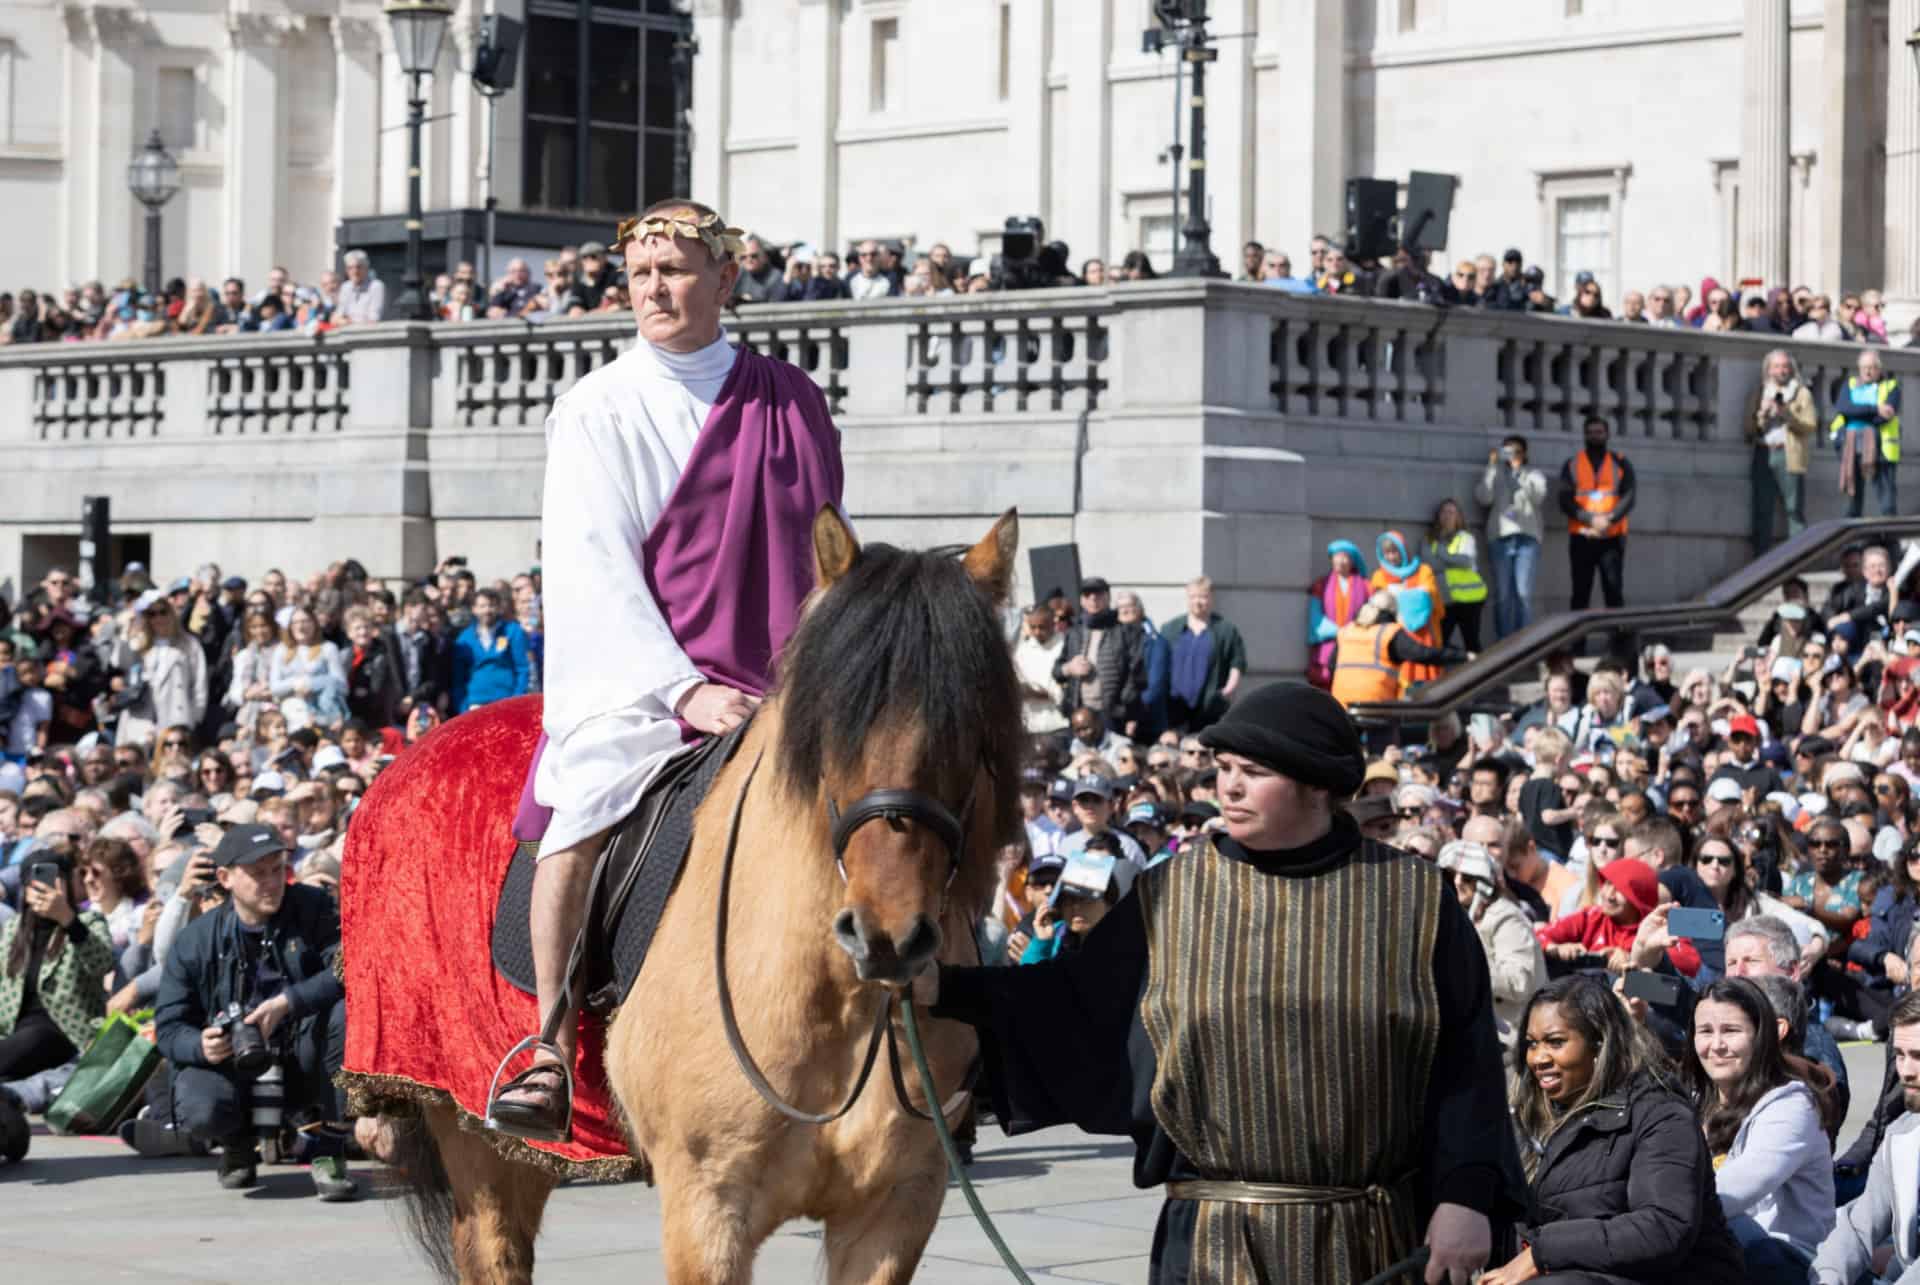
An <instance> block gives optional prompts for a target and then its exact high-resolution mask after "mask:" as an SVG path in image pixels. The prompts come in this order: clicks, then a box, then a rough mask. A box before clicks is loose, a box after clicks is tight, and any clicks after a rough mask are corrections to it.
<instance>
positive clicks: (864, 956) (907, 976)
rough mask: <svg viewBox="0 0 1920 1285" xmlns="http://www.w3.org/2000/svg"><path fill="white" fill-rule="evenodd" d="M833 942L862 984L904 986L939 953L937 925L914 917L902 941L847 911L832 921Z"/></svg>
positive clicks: (922, 917) (859, 915) (857, 913)
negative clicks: (845, 954) (841, 951)
mask: <svg viewBox="0 0 1920 1285" xmlns="http://www.w3.org/2000/svg"><path fill="white" fill-rule="evenodd" d="M833 939H834V940H835V941H837V942H839V943H840V949H842V950H844V951H846V952H847V957H848V958H849V959H851V960H852V961H853V972H854V975H855V976H856V977H858V978H859V979H860V980H861V981H863V982H893V983H896V984H898V983H904V982H908V981H911V980H913V977H914V976H915V974H917V973H918V972H919V971H920V970H921V969H922V968H923V967H925V966H926V964H927V962H928V961H929V960H931V959H932V958H933V957H934V956H935V955H936V954H938V953H939V951H940V925H938V924H936V923H934V922H933V920H931V919H929V918H927V917H926V916H925V915H915V916H914V919H913V926H912V927H911V928H910V929H908V930H907V934H906V936H905V937H903V938H901V939H900V940H899V941H897V942H896V941H895V940H894V938H893V936H892V935H891V934H890V933H887V932H885V931H882V930H881V929H880V928H879V927H878V926H877V925H874V924H872V923H871V922H869V921H868V920H867V919H866V918H865V916H863V915H861V913H860V912H859V911H858V910H855V909H853V908H852V907H848V908H847V909H845V910H842V911H841V912H840V913H839V914H837V915H835V916H834V917H833Z"/></svg>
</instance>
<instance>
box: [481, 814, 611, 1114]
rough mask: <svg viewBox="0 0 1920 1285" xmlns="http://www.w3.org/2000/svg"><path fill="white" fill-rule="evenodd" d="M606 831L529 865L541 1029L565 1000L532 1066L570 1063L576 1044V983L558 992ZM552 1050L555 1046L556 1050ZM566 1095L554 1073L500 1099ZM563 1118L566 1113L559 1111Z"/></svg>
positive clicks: (539, 1100)
mask: <svg viewBox="0 0 1920 1285" xmlns="http://www.w3.org/2000/svg"><path fill="white" fill-rule="evenodd" d="M606 837H607V832H606V831H602V832H601V833H599V834H596V835H594V836H593V837H592V838H589V839H583V840H581V841H580V842H579V843H576V844H574V845H573V846H572V847H568V848H562V849H560V850H559V851H558V852H553V853H549V854H547V855H546V856H543V857H541V858H540V861H539V863H538V864H537V865H535V866H534V868H533V896H532V904H531V906H530V907H529V910H528V918H529V921H530V923H529V927H530V928H531V930H532V939H533V973H534V984H535V987H536V989H537V993H538V996H539V1001H540V1022H541V1025H542V1026H543V1027H544V1026H545V1025H546V1022H547V1018H548V1015H549V1014H551V1013H552V1012H553V1009H554V1005H555V1004H557V1003H561V1002H563V1001H564V1003H565V1004H566V1006H567V1008H568V1010H569V1014H570V1015H569V1016H568V1017H567V1019H566V1020H564V1021H562V1022H561V1023H560V1029H559V1031H558V1032H557V1033H556V1034H555V1036H554V1039H553V1049H548V1048H545V1047H542V1048H540V1049H538V1050H536V1051H535V1053H534V1055H533V1060H534V1063H535V1065H553V1066H558V1065H563V1064H564V1065H567V1066H571V1065H572V1064H573V1058H574V1053H575V1050H576V1049H577V1048H578V1047H579V1043H580V1027H579V1022H578V1020H577V1019H576V1018H575V1017H574V1016H572V1013H574V1012H576V1011H577V1010H578V1009H579V1006H580V995H579V993H578V992H579V985H578V984H576V986H575V993H574V994H572V995H565V996H563V995H562V993H561V992H562V989H563V987H564V986H565V985H566V978H567V961H568V959H569V957H570V956H571V955H572V953H573V944H574V942H575V941H576V940H577V939H578V938H579V936H580V925H581V922H582V920H584V919H585V917H586V913H587V905H586V902H587V888H588V885H589V884H590V883H591V882H592V880H593V862H594V858H595V857H597V856H598V855H599V853H600V849H601V846H602V845H603V844H604V843H605V841H606ZM554 1050H558V1052H557V1054H556V1052H555V1051H554ZM564 1093H565V1082H564V1080H563V1079H562V1077H561V1076H560V1075H559V1074H558V1073H551V1074H548V1075H544V1076H541V1077H539V1078H537V1079H535V1080H532V1081H530V1082H523V1083H521V1084H519V1085H516V1086H515V1087H513V1088H511V1089H508V1090H505V1091H504V1092H502V1093H501V1095H500V1101H501V1102H502V1103H513V1104H526V1105H536V1104H540V1103H542V1102H543V1101H545V1102H557V1101H558V1100H559V1099H560V1097H561V1096H562V1095H563V1094H564ZM558 1114H559V1115H560V1116H564V1115H565V1112H564V1111H561V1112H559V1113H558Z"/></svg>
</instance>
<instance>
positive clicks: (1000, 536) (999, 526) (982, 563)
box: [960, 509, 1020, 604]
mask: <svg viewBox="0 0 1920 1285" xmlns="http://www.w3.org/2000/svg"><path fill="white" fill-rule="evenodd" d="M1019 552H1020V511H1019V510H1018V509H1008V510H1007V511H1006V512H1005V513H1002V514H1001V515H1000V520H999V521H998V522H995V523H994V524H993V530H991V531H989V532H987V535H986V538H985V539H984V540H982V541H980V543H978V544H976V545H974V546H973V547H972V548H971V549H968V550H967V556H966V557H964V558H962V559H961V560H960V561H961V565H963V566H965V567H966V569H967V574H968V575H970V576H972V577H973V581H974V583H975V584H977V585H979V586H980V587H981V588H982V589H985V590H986V591H987V595H988V596H989V597H990V598H992V599H993V600H994V602H995V603H997V604H1003V603H1005V602H1006V600H1007V599H1008V597H1010V596H1011V595H1012V593H1013V560H1014V557H1015V555H1017V554H1018V553H1019Z"/></svg>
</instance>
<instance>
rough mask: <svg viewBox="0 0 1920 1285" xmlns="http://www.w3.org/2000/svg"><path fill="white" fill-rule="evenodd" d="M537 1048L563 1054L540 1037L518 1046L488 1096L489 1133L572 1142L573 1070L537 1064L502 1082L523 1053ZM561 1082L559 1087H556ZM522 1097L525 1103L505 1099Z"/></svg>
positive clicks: (563, 1065) (502, 1065)
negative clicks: (504, 1074)
mask: <svg viewBox="0 0 1920 1285" xmlns="http://www.w3.org/2000/svg"><path fill="white" fill-rule="evenodd" d="M527 1048H534V1049H538V1050H541V1051H544V1052H547V1053H551V1054H553V1055H554V1056H555V1057H558V1056H559V1052H560V1051H559V1050H558V1049H556V1048H554V1047H553V1045H551V1044H547V1043H545V1042H543V1041H542V1040H540V1039H539V1038H538V1037H537V1036H536V1037H534V1038H532V1039H527V1040H522V1041H521V1042H520V1043H519V1044H517V1045H515V1046H514V1048H513V1051H512V1052H510V1053H508V1054H507V1056H506V1058H505V1059H503V1060H502V1061H501V1063H500V1069H499V1070H497V1071H495V1072H494V1076H493V1087H492V1089H490V1090H489V1091H488V1094H487V1120H486V1124H487V1127H488V1128H489V1129H493V1130H495V1131H496V1132H499V1133H504V1134H507V1135H509V1136H510V1137H515V1138H525V1139H527V1140H529V1141H532V1142H571V1141H572V1140H573V1068H571V1067H569V1066H568V1065H567V1064H566V1063H565V1062H560V1061H553V1062H535V1063H534V1064H533V1065H532V1066H530V1067H528V1068H527V1069H526V1070H524V1071H522V1072H520V1074H518V1075H516V1076H514V1077H513V1078H512V1079H510V1080H508V1081H507V1082H506V1083H505V1084H502V1083H501V1082H500V1075H501V1073H502V1072H504V1071H505V1070H506V1067H507V1063H508V1062H510V1061H512V1060H513V1058H514V1057H516V1056H517V1055H518V1054H519V1053H520V1052H521V1051H522V1050H523V1049H527ZM555 1080H557V1081H558V1083H557V1084H556V1083H554V1081H555ZM509 1093H520V1094H523V1095H525V1097H524V1098H522V1099H521V1100H518V1101H516V1100H513V1099H509V1098H507V1097H506V1096H505V1095H506V1094H509Z"/></svg>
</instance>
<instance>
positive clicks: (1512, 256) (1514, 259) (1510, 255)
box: [1500, 249, 1526, 263]
mask: <svg viewBox="0 0 1920 1285" xmlns="http://www.w3.org/2000/svg"><path fill="white" fill-rule="evenodd" d="M1500 258H1501V260H1502V261H1503V262H1506V263H1520V262H1522V261H1523V260H1524V259H1525V258H1526V256H1525V255H1523V254H1521V253H1520V251H1519V250H1517V249H1513V250H1508V251H1507V252H1506V253H1505V254H1503V255H1501V256H1500Z"/></svg>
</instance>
